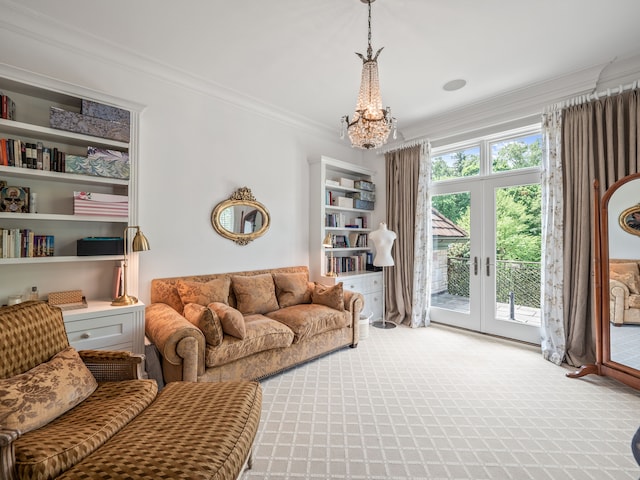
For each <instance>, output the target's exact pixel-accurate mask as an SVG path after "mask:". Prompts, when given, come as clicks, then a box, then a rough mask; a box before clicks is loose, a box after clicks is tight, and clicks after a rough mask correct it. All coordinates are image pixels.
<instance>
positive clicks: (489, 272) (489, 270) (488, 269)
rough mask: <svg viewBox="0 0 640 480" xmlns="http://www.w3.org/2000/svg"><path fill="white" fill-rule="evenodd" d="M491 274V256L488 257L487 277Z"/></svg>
mask: <svg viewBox="0 0 640 480" xmlns="http://www.w3.org/2000/svg"><path fill="white" fill-rule="evenodd" d="M489 275H491V264H490V263H489V257H487V277H488V276H489Z"/></svg>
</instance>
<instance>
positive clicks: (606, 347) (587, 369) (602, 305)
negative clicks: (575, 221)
mask: <svg viewBox="0 0 640 480" xmlns="http://www.w3.org/2000/svg"><path fill="white" fill-rule="evenodd" d="M633 180H638V181H640V173H634V174H631V175H627V176H626V177H624V178H621V179H620V180H618V181H617V182H615V183H614V184H613V185H611V187H609V188H608V189H607V191H606V192H604V194H603V195H602V198H600V185H599V182H598V181H597V180H595V181H594V183H593V189H594V252H595V257H594V296H595V302H594V305H595V320H596V363H595V364H589V365H582V366H581V367H580V368H579V369H578V370H577V371H576V372H573V373H568V374H567V376H568V377H572V378H577V377H582V376H584V375H588V374H591V373H593V374H597V375H603V376H609V377H613V378H615V379H616V380H618V381H620V382H622V383H624V384H626V385H629V386H630V387H633V388H637V389H640V371H639V370H636V369H635V368H632V367H630V366H628V365H624V364H622V363H618V362H615V361H613V360H612V359H611V331H610V329H611V322H610V303H609V301H610V297H611V294H610V290H609V288H608V285H609V201H610V200H611V197H612V196H613V195H614V194H615V193H616V192H617V191H618V190H619V189H620V187H622V186H623V185H625V184H626V183H628V182H631V181H633ZM616 221H617V218H616Z"/></svg>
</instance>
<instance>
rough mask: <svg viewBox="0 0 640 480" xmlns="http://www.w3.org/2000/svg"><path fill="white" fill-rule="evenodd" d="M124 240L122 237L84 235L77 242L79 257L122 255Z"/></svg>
mask: <svg viewBox="0 0 640 480" xmlns="http://www.w3.org/2000/svg"><path fill="white" fill-rule="evenodd" d="M123 253H124V241H123V239H122V237H86V238H81V239H80V240H78V242H77V255H78V256H79V257H84V256H91V255H122V254H123Z"/></svg>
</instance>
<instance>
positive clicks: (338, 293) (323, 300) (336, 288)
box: [311, 282, 344, 312]
mask: <svg viewBox="0 0 640 480" xmlns="http://www.w3.org/2000/svg"><path fill="white" fill-rule="evenodd" d="M311 302H312V303H316V304H318V305H325V306H327V307H330V308H333V309H335V310H339V311H341V312H342V311H344V291H343V289H342V282H339V283H337V284H335V285H333V286H332V287H329V286H327V285H322V284H320V283H316V284H315V286H314V287H313V293H312V294H311Z"/></svg>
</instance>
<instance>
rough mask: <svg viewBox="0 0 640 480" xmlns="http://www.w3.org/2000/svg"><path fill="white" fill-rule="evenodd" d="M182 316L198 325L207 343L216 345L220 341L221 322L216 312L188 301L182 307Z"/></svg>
mask: <svg viewBox="0 0 640 480" xmlns="http://www.w3.org/2000/svg"><path fill="white" fill-rule="evenodd" d="M184 317H185V318H186V319H187V320H189V321H190V322H191V323H192V324H193V325H195V326H196V327H198V328H199V329H200V330H201V331H202V333H204V338H205V340H206V341H207V343H208V344H209V345H211V346H213V347H217V346H218V345H220V344H221V343H222V335H223V333H222V323H221V322H220V319H219V318H218V315H217V314H216V312H214V311H213V310H211V309H210V308H209V307H205V306H203V305H199V304H197V303H188V304H186V305H185V307H184Z"/></svg>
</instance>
